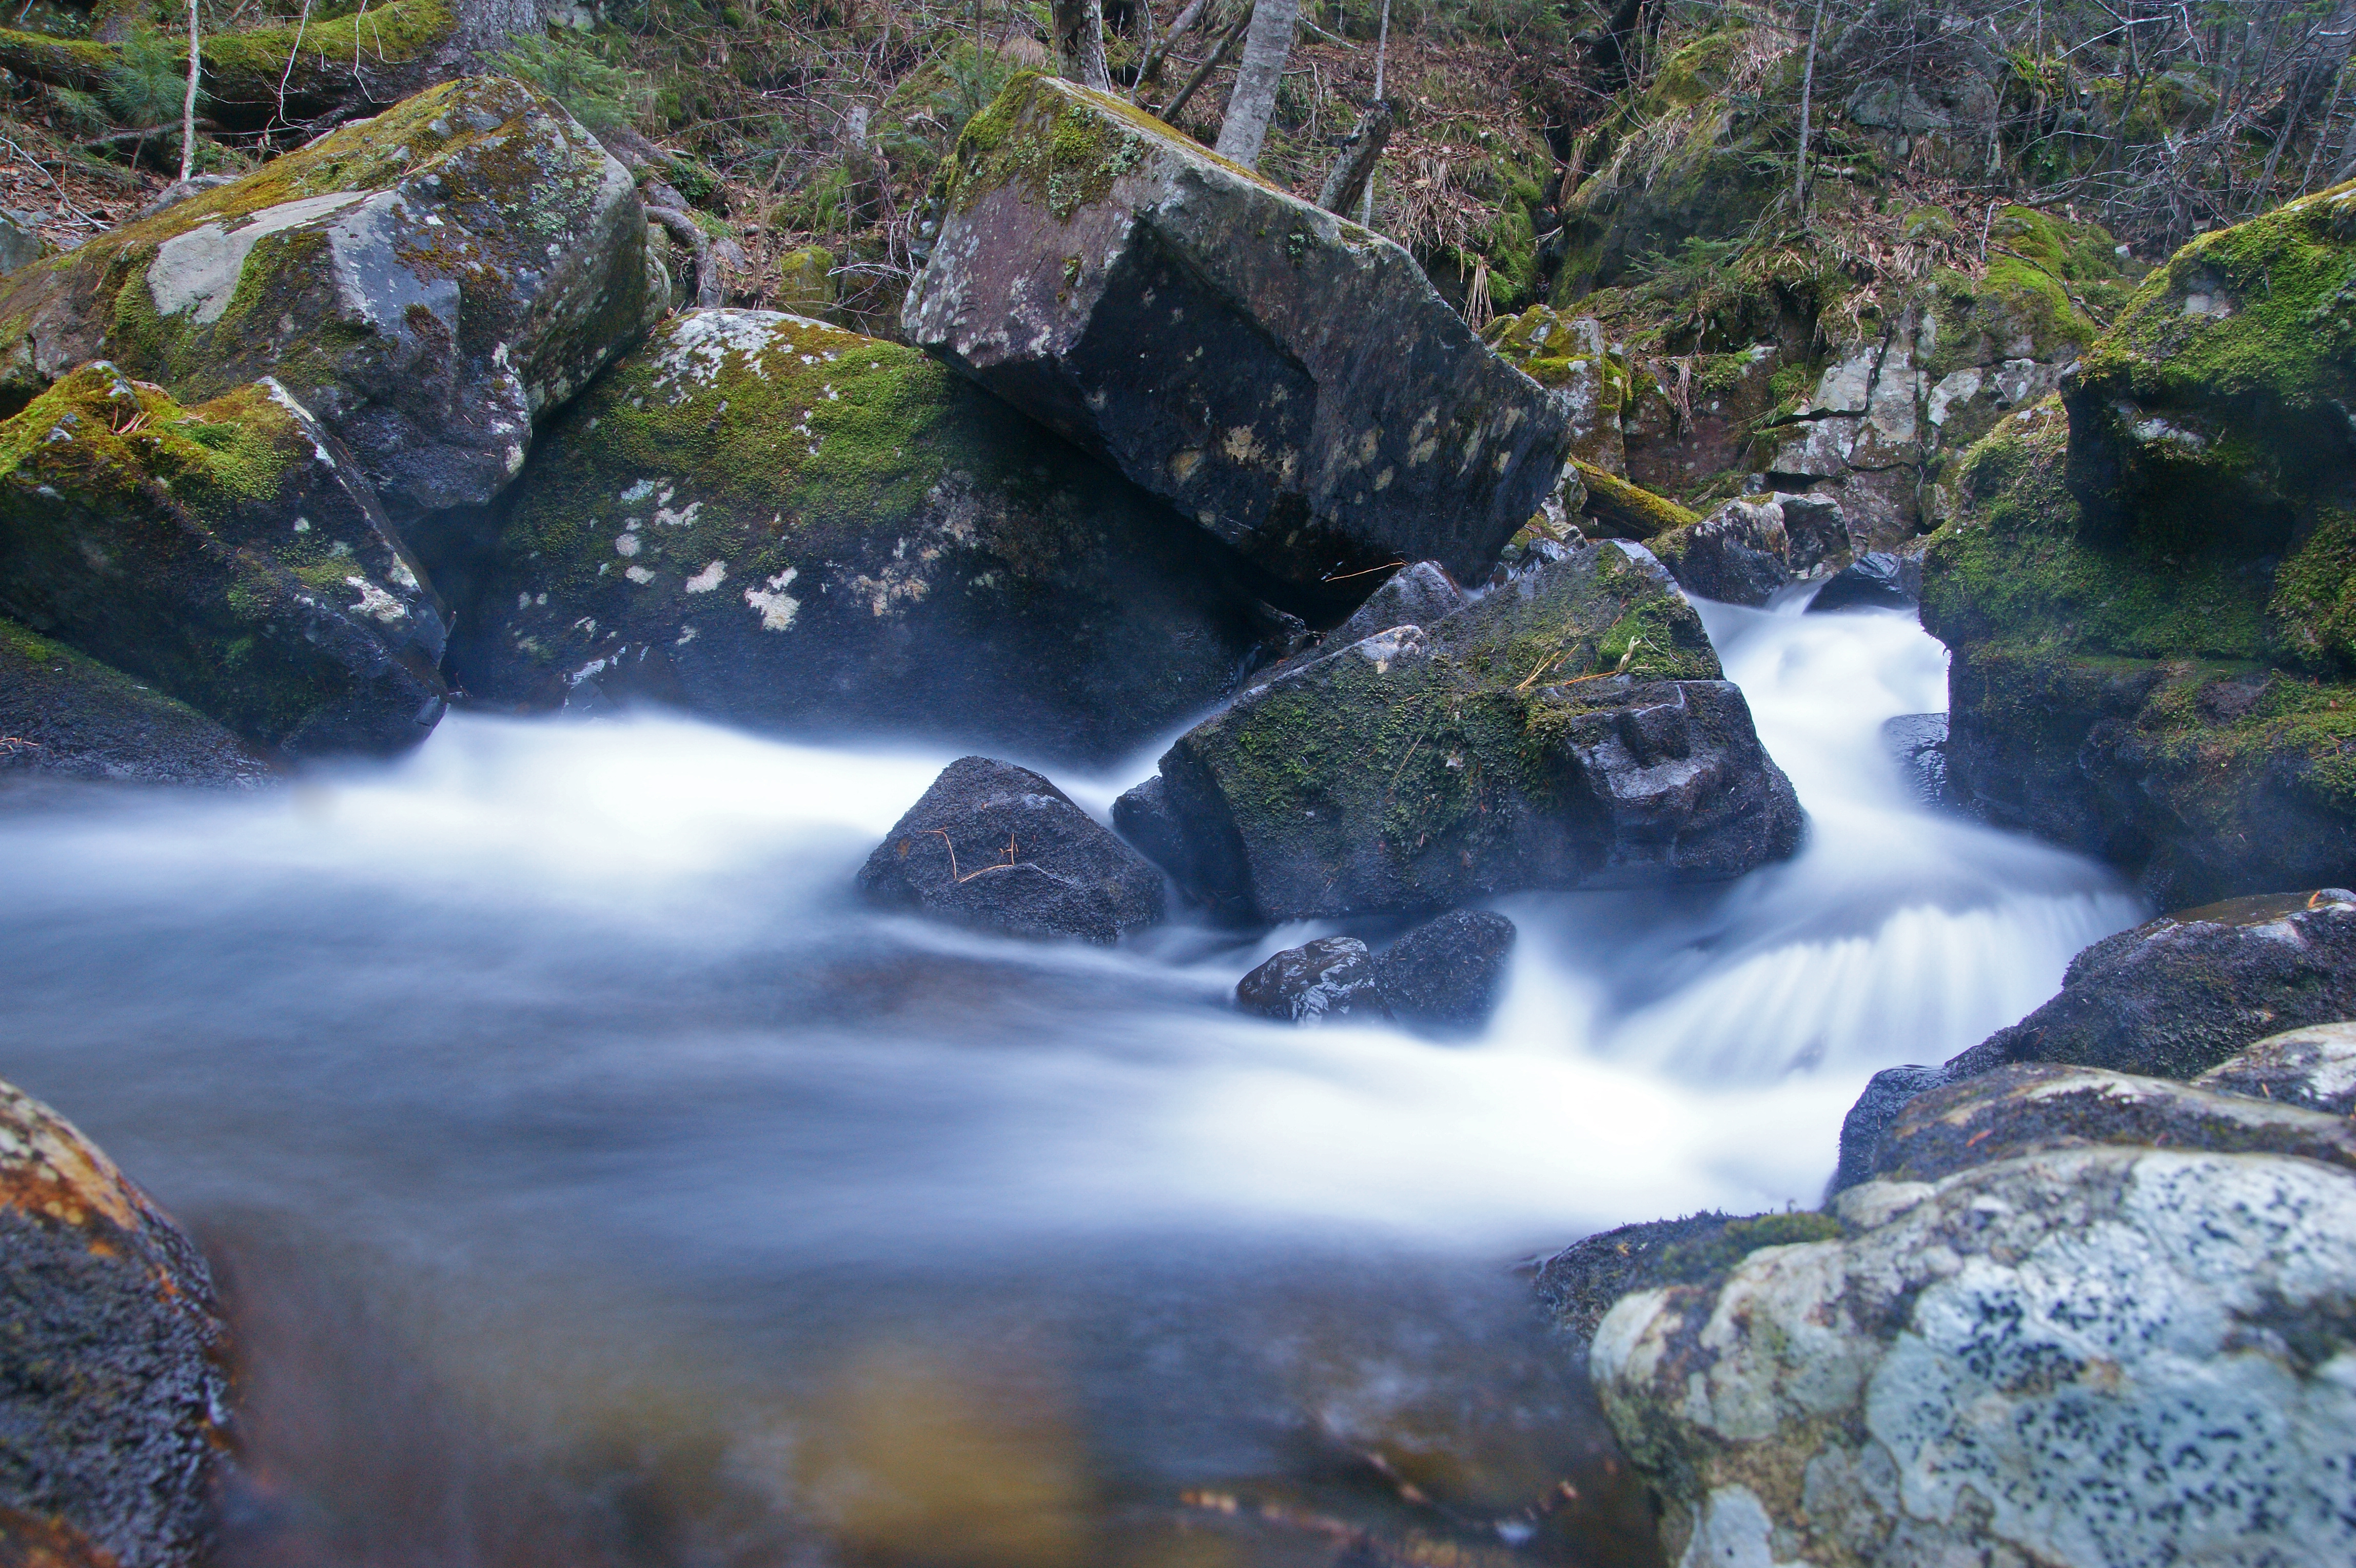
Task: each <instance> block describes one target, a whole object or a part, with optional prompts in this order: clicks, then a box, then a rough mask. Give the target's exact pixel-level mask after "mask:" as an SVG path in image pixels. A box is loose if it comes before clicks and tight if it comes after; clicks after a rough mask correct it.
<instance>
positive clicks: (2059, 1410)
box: [1589, 1148, 2356, 1568]
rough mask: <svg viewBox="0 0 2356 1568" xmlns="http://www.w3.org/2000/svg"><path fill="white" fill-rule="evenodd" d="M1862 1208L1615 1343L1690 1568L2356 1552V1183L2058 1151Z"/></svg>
mask: <svg viewBox="0 0 2356 1568" xmlns="http://www.w3.org/2000/svg"><path fill="white" fill-rule="evenodd" d="M1839 1207H1840V1211H1841V1215H1842V1217H1843V1219H1844V1220H1845V1221H1846V1222H1847V1225H1848V1226H1849V1228H1850V1229H1851V1230H1852V1231H1853V1234H1851V1235H1850V1236H1849V1237H1848V1238H1847V1239H1845V1240H1821V1241H1815V1242H1812V1243H1808V1244H1804V1245H1798V1246H1783V1247H1768V1248H1763V1249H1762V1250H1759V1251H1753V1252H1751V1253H1750V1254H1749V1255H1748V1256H1747V1257H1745V1258H1744V1259H1743V1260H1742V1261H1740V1262H1737V1263H1735V1264H1733V1265H1732V1266H1731V1267H1730V1268H1726V1269H1723V1270H1721V1271H1719V1272H1718V1273H1714V1274H1713V1275H1711V1276H1710V1277H1708V1279H1706V1280H1703V1281H1701V1282H1699V1283H1685V1284H1669V1285H1665V1286H1656V1287H1654V1288H1651V1289H1645V1290H1641V1291H1638V1292H1637V1293H1635V1294H1631V1295H1628V1296H1625V1297H1623V1298H1622V1300H1621V1301H1620V1302H1619V1304H1618V1305H1615V1306H1614V1307H1613V1308H1612V1311H1611V1313H1610V1315H1609V1316H1606V1317H1605V1318H1604V1320H1603V1322H1602V1324H1601V1326H1600V1327H1599V1328H1598V1330H1597V1332H1596V1335H1595V1338H1594V1344H1593V1348H1592V1351H1591V1353H1590V1363H1589V1364H1590V1370H1591V1372H1592V1374H1593V1376H1594V1378H1595V1380H1596V1385H1597V1389H1598V1391H1599V1392H1600V1393H1601V1396H1602V1400H1603V1403H1604V1408H1605V1409H1606V1411H1607V1412H1609V1414H1610V1417H1611V1420H1612V1427H1613V1429H1614V1430H1615V1431H1616V1432H1617V1433H1618V1434H1619V1436H1620V1440H1621V1443H1622V1446H1623V1447H1624V1448H1625V1449H1626V1451H1627V1453H1628V1455H1629V1457H1630V1459H1631V1460H1632V1461H1633V1463H1634V1464H1635V1465H1636V1466H1637V1467H1638V1468H1639V1469H1640V1470H1641V1471H1642V1472H1643V1474H1644V1476H1645V1477H1646V1478H1647V1479H1648V1480H1649V1481H1651V1482H1652V1484H1653V1486H1654V1487H1655V1490H1656V1492H1657V1493H1658V1495H1659V1497H1660V1498H1661V1501H1662V1503H1663V1505H1664V1512H1663V1516H1662V1520H1661V1537H1662V1545H1663V1547H1664V1549H1665V1553H1666V1555H1667V1556H1668V1557H1669V1558H1670V1560H1672V1561H1679V1562H1685V1563H1704V1562H1708V1563H1944V1562H1966V1561H1968V1562H1975V1563H1981V1562H2029V1563H2053V1564H2069V1565H2072V1568H2076V1565H2079V1564H2084V1565H2086V1568H2094V1564H2108V1563H2158V1562H2170V1561H2215V1562H2232V1563H2260V1562H2266V1563H2314V1564H2318V1565H2320V1564H2323V1563H2340V1562H2344V1561H2347V1560H2348V1559H2349V1558H2350V1557H2351V1554H2356V1509H2351V1487H2350V1480H2349V1474H2348V1436H2347V1434H2348V1432H2349V1427H2350V1420H2351V1412H2350V1408H2349V1393H2348V1389H2347V1380H2346V1376H2345V1369H2346V1368H2347V1367H2348V1366H2349V1365H2350V1364H2351V1356H2356V1326H2351V1319H2350V1316H2349V1314H2348V1310H2347V1303H2348V1301H2349V1299H2350V1297H2351V1294H2356V1174H2351V1173H2350V1172H2348V1171H2345V1170H2341V1169H2339V1168H2335V1167H2333V1166H2329V1165H2319V1164H2316V1163H2315V1162H2313V1161H2310V1160H2305V1159H2296V1158H2287V1157H2284V1156H2280V1155H2231V1154H2211V1153H2204V1152H2179V1151H2176V1150H2151V1149H2126V1148H2099V1149H2069V1150H2054V1151H2049V1152H2045V1153H2040V1154H2035V1155H2025V1156H2022V1157H2019V1158H2015V1159H2011V1160H2007V1161H2004V1162H2001V1163H1999V1164H1995V1165H1982V1166H1978V1167H1976V1168H1974V1169H1971V1170H1967V1171H1965V1172H1963V1173H1961V1174H1959V1175H1956V1176H1950V1177H1948V1178H1947V1179H1945V1180H1944V1181H1942V1182H1940V1183H1938V1184H1937V1185H1935V1186H1926V1185H1923V1184H1921V1183H1910V1182H1870V1183H1868V1184H1866V1185H1864V1186H1862V1187H1856V1188H1853V1189H1852V1190H1851V1191H1849V1192H1848V1193H1847V1194H1846V1195H1845V1196H1844V1197H1842V1199H1841V1202H1840V1206H1839ZM2130 1455H2131V1456H2132V1459H2131V1460H2130V1459H2128V1458H2127V1457H2126V1456H2130Z"/></svg>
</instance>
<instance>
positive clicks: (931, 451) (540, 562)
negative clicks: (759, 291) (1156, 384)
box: [446, 310, 1268, 760]
mask: <svg viewBox="0 0 2356 1568" xmlns="http://www.w3.org/2000/svg"><path fill="white" fill-rule="evenodd" d="M453 548H454V551H455V547H453ZM1236 566H1237V563H1236V562H1235V561H1234V560H1233V558H1232V556H1231V554H1230V553H1228V552H1226V550H1225V549H1224V548H1223V547H1221V546H1220V545H1218V544H1217V542H1215V541H1213V540H1211V539H1209V538H1207V537H1205V535H1204V534H1203V533H1202V532H1201V531H1199V530H1197V529H1194V528H1193V527H1191V526H1189V525H1188V524H1187V523H1185V522H1184V521H1182V520H1181V519H1179V518H1176V517H1173V516H1172V515H1171V514H1170V513H1169V511H1168V510H1166V509H1164V508H1163V507H1162V505H1161V504H1160V503H1159V502H1157V501H1155V500H1154V499H1152V498H1151V497H1150V496H1147V495H1145V494H1144V493H1143V492H1141V491H1140V490H1139V489H1136V488H1135V487H1134V486H1131V485H1130V484H1128V483H1126V482H1125V481H1123V480H1122V479H1121V478H1119V476H1118V475H1116V474H1113V473H1110V472H1108V470H1106V469H1105V468H1104V467H1103V466H1102V465H1100V464H1098V463H1097V462H1096V461H1095V460H1093V459H1092V458H1089V457H1088V456H1086V455H1085V454H1083V453H1080V452H1078V451H1076V450H1074V449H1073V448H1072V447H1071V446H1069V445H1067V444H1066V443H1065V442H1063V441H1061V440H1059V439H1057V438H1056V437H1055V436H1054V435H1049V434H1048V433H1047V432H1045V431H1044V430H1041V429H1039V428H1038V427H1037V426H1035V425H1033V424H1031V423H1030V422H1029V421H1027V420H1024V419H1023V417H1022V416H1021V415H1019V414H1017V413H1014V412H1013V411H1012V410H1011V409H1009V408H1007V407H1006V406H1004V405H1003V404H1001V403H998V402H997V401H996V400H995V399H993V398H991V397H990V396H989V395H988V394H986V393H984V392H981V391H980V390H979V389H977V388H975V387H974V386H972V385H971V384H969V382H967V381H964V380H963V379H962V378H960V377H958V376H957V375H956V374H954V373H953V372H951V371H948V370H947V369H945V368H943V367H942V366H940V365H937V364H936V363H934V362H933V361H932V360H927V359H926V358H925V357H924V356H923V355H921V354H918V353H916V351H915V350H913V349H908V348H905V347H904V346H902V345H899V344H895V343H885V342H882V341H879V340H877V339H875V338H862V337H861V336H859V335H858V334H857V333H853V332H846V331H843V330H841V328H833V327H828V326H824V325H822V324H820V323H819V322H815V321H809V320H806V319H804V318H802V317H796V316H784V315H779V314H777V313H776V312H772V311H746V310H707V311H692V312H689V313H686V314H683V315H681V316H679V317H674V318H672V319H671V320H670V321H669V322H666V323H665V324H664V325H663V327H662V328H660V329H659V331H657V332H656V333H655V334H654V336H653V337H652V338H649V339H648V342H647V343H646V344H645V345H643V346H642V347H640V348H638V349H634V350H633V351H632V352H631V353H629V354H628V355H627V356H626V357H625V358H624V359H623V360H621V361H620V362H619V363H617V364H616V365H615V366H614V367H613V369H612V370H610V371H608V372H607V373H606V374H605V376H603V377H601V378H600V379H599V380H598V381H597V382H596V384H595V385H594V387H592V388H591V389H590V390H589V391H588V392H586V393H584V395H583V396H582V397H580V398H579V399H578V400H576V402H575V403H574V405H573V407H572V408H571V409H570V410H569V411H567V413H565V414H564V415H562V417H561V418H559V419H558V420H556V421H555V422H554V423H553V424H552V425H551V426H550V428H549V429H548V430H547V432H546V433H545V434H544V435H542V437H541V444H540V446H539V448H538V449H537V450H536V451H535V453H534V455H533V458H532V462H531V467H530V476H529V478H527V479H526V481H525V482H524V483H523V484H522V485H521V486H520V487H519V490H518V494H517V497H516V499H515V502H514V505H513V509H512V511H511V513H510V515H509V519H508V521H507V523H506V525H505V528H504V531H503V532H502V533H501V535H500V538H499V541H498V548H497V550H496V552H495V553H494V554H493V557H492V558H491V559H490V560H489V561H488V562H487V563H480V564H475V565H473V566H472V567H470V568H468V569H467V570H466V575H468V576H470V577H472V578H473V579H475V581H476V582H477V587H476V588H475V590H474V593H473V596H472V600H471V602H472V604H473V606H474V609H473V612H472V614H471V615H466V616H462V617H461V618H460V631H459V636H458V639H457V641H456V645H455V650H454V652H453V664H454V667H455V671H456V672H457V676H458V679H459V681H460V682H462V683H463V684H464V685H465V686H466V689H467V690H468V691H469V692H470V693H472V694H473V695H475V696H476V697H477V698H478V699H482V700H486V701H489V702H492V703H498V704H500V705H502V706H509V707H515V708H525V709H540V708H548V707H554V706H559V705H567V704H569V705H573V706H581V705H584V704H587V705H593V706H594V705H596V704H599V703H605V702H609V701H626V700H629V699H630V698H632V697H635V696H640V695H644V696H650V697H653V698H655V699H657V700H660V701H664V702H667V703H671V704H672V705H675V706H679V707H684V708H688V709H691V710H692V711H695V712H699V713H704V714H712V715H713V716H715V717H720V718H725V719H731V720H734V721H738V722H742V723H749V724H755V725H764V726H770V727H783V728H790V729H792V730H793V731H795V732H796V733H800V734H811V733H821V734H824V733H832V734H844V733H863V732H869V731H872V730H873V729H874V728H876V727H879V726H881V727H885V728H889V729H893V730H897V731H900V732H902V733H908V734H919V735H926V736H942V737H946V738H948V739H950V740H953V741H956V742H958V743H962V744H992V743H1002V744H1010V745H1011V744H1015V743H1020V744H1021V745H1022V746H1023V747H1024V748H1025V749H1026V750H1029V751H1032V752H1034V753H1042V754H1044V755H1047V756H1051V757H1084V758H1087V759H1090V760H1101V759H1104V758H1107V757H1112V756H1115V755H1118V754H1119V753H1120V752H1122V751H1124V750H1127V749H1128V748H1130V747H1131V746H1135V745H1137V744H1138V743H1139V742H1140V741H1141V740H1142V739H1144V738H1145V737H1146V736H1150V735H1151V734H1153V733H1154V732H1155V731H1157V730H1166V729H1167V728H1168V727H1169V726H1171V725H1174V724H1176V723H1178V722H1180V721H1181V720H1183V718H1184V717H1185V716H1187V715H1188V714H1192V713H1196V712H1200V711H1201V710H1202V709H1203V708H1205V707H1207V706H1209V705H1210V704H1211V703H1215V702H1217V701H1218V700H1219V699H1220V698H1222V697H1224V696H1225V695H1226V693H1227V692H1228V691H1229V690H1230V689H1231V688H1232V686H1233V685H1234V682H1235V681H1236V678H1237V674H1238V673H1239V672H1240V671H1242V670H1243V669H1244V668H1245V667H1246V665H1247V663H1248V660H1250V658H1251V657H1252V656H1253V654H1254V652H1255V650H1257V649H1258V646H1259V642H1260V639H1261V638H1262V636H1263V634H1264V628H1265V627H1266V626H1267V624H1268V616H1267V613H1266V611H1265V610H1264V608H1263V607H1261V606H1260V605H1259V604H1258V601H1257V600H1256V599H1255V598H1254V596H1252V595H1251V594H1250V593H1249V592H1248V591H1247V589H1246V588H1245V587H1244V586H1243V585H1241V583H1240V581H1239V578H1238V576H1237V571H1236V570H1235V568H1236ZM446 575H450V576H455V575H458V574H457V569H455V568H454V569H453V570H452V571H451V572H450V573H448V574H446Z"/></svg>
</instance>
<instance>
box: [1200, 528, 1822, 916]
mask: <svg viewBox="0 0 2356 1568" xmlns="http://www.w3.org/2000/svg"><path fill="white" fill-rule="evenodd" d="M1719 673H1720V672H1719V664H1718V658H1717V655H1716V654H1715V653H1714V652H1712V651H1711V650H1710V646H1709V639H1708V637H1707V636H1706V635H1705V634H1704V632H1703V630H1702V628H1701V623H1700V620H1699V619H1698V618H1697V617H1696V616H1695V614H1694V612H1693V609H1692V607H1690V606H1688V605H1687V604H1686V603H1685V601H1684V600H1683V599H1682V598H1680V597H1679V596H1677V594H1676V590H1675V589H1674V587H1673V586H1671V585H1669V583H1668V582H1667V575H1666V574H1665V573H1664V572H1662V571H1661V569H1660V566H1659V564H1657V563H1655V561H1653V559H1652V558H1651V557H1650V556H1649V555H1647V554H1645V553H1644V552H1643V551H1642V550H1641V549H1637V548H1635V547H1633V546H1623V545H1621V544H1619V543H1616V542H1607V543H1603V544H1597V545H1589V546H1586V547H1584V548H1581V549H1579V550H1576V551H1571V552H1569V553H1567V554H1566V556H1565V557H1564V559H1562V560H1560V561H1558V562H1556V563H1554V564H1549V565H1546V566H1542V567H1539V568H1537V569H1536V570H1533V571H1530V572H1527V573H1525V574H1522V575H1517V576H1515V577H1514V578H1513V579H1512V580H1510V581H1509V582H1508V583H1506V584H1505V585H1504V586H1502V587H1500V588H1499V589H1497V590H1495V591H1494V592H1493V593H1491V594H1490V595H1489V596H1487V597H1486V598H1484V599H1483V600H1481V601H1480V602H1479V603H1478V604H1475V605H1472V606H1470V607H1466V608H1464V609H1462V610H1459V611H1457V612H1455V613H1454V614H1451V615H1449V616H1447V617H1444V618H1441V619H1440V621H1438V622H1437V623H1435V624H1434V625H1433V626H1431V627H1430V628H1419V627H1413V626H1408V627H1398V628H1391V629H1389V630H1387V631H1385V632H1382V633H1380V634H1378V635H1376V636H1374V637H1370V638H1366V639H1363V640H1362V641H1359V642H1357V643H1355V644H1353V645H1351V646H1350V647H1348V648H1345V649H1342V650H1338V651H1335V652H1333V653H1329V654H1326V655H1325V656H1323V658H1320V659H1317V660H1312V661H1311V662H1309V663H1307V664H1305V665H1302V666H1301V667H1299V668H1298V669H1295V670H1292V671H1288V672H1287V673H1285V674H1284V675H1283V676H1281V677H1280V679H1278V680H1276V681H1273V682H1269V684H1267V685H1265V686H1261V687H1259V688H1258V689H1257V690H1254V691H1251V692H1248V693H1246V694H1245V695H1243V696H1242V697H1240V698H1238V699H1237V701H1236V702H1235V703H1234V704H1232V705H1231V706H1230V707H1228V708H1227V709H1226V711H1225V712H1223V713H1221V714H1217V715H1215V717H1213V718H1211V719H1208V720H1206V721H1205V722H1204V723H1203V724H1201V725H1197V726H1195V727H1194V729H1193V730H1190V731H1188V732H1187V733H1186V735H1184V736H1182V737H1181V738H1180V739H1179V740H1178V742H1177V743H1176V744H1175V745H1173V746H1172V747H1171V748H1170V750H1169V751H1168V752H1167V753H1166V754H1165V755H1164V756H1163V757H1162V767H1161V779H1162V787H1161V789H1160V790H1159V791H1158V800H1159V806H1158V811H1159V820H1160V821H1161V822H1164V823H1168V824H1174V826H1175V828H1176V829H1177V831H1178V832H1179V833H1180V834H1181V835H1183V851H1182V852H1181V853H1179V854H1176V855H1173V859H1172V861H1171V863H1170V864H1172V865H1173V868H1178V867H1183V869H1184V871H1185V873H1186V874H1187V875H1189V876H1190V878H1191V880H1192V886H1193V890H1194V891H1195V892H1196V893H1197V894H1198V895H1200V896H1202V897H1205V898H1206V899H1208V900H1210V901H1211V902H1213V903H1214V904H1215V905H1217V906H1219V907H1221V908H1225V909H1226V910H1228V911H1229V912H1230V913H1233V914H1236V915H1237V916H1240V917H1242V918H1257V919H1259V920H1264V921H1275V920H1282V919H1293V918H1306V917H1315V916H1334V915H1344V914H1355V913H1364V912H1373V911H1408V910H1415V909H1427V908H1448V907H1451V906H1462V905H1463V904H1465V903H1468V902H1471V901H1473V900H1476V899H1481V898H1486V897H1492V896H1494V895H1496V894H1500V893H1505V892H1510V891H1514V890H1515V889H1520V888H1537V887H1558V888H1563V887H1577V886H1658V885H1661V884H1665V883H1672V882H1682V881H1700V880H1715V879H1719V878H1724V877H1730V876H1737V875H1741V874H1742V873H1744V872H1746V871H1750V870H1751V869H1753V868H1755V867H1757V866H1759V865H1764V864H1766V863H1768V862H1770V861H1772V860H1777V859H1781V858H1783V856H1785V855H1788V854H1791V853H1792V851H1793V850H1794V848H1795V847H1796V846H1797V844H1798V843H1799V834H1800V825H1801V815H1800V810H1799V806H1798V802H1797V801H1796V800H1795V799H1794V796H1793V794H1792V788H1791V785H1790V783H1789V781H1788V780H1786V779H1784V777H1783V773H1782V771H1781V770H1780V769H1778V768H1776V767H1775V765H1774V763H1773V762H1772V760H1770V759H1769V757H1767V755H1766V752H1765V751H1764V750H1763V749H1762V747H1761V746H1760V745H1759V739H1758V736H1757V733H1756V732H1755V731H1754V730H1753V728H1752V727H1751V711H1750V708H1749V707H1748V705H1747V704H1746V703H1744V702H1743V699H1742V693H1740V691H1739V690H1738V689H1736V688H1735V687H1734V686H1733V685H1731V684H1730V683H1729V682H1725V681H1724V680H1722V679H1720V678H1719Z"/></svg>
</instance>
